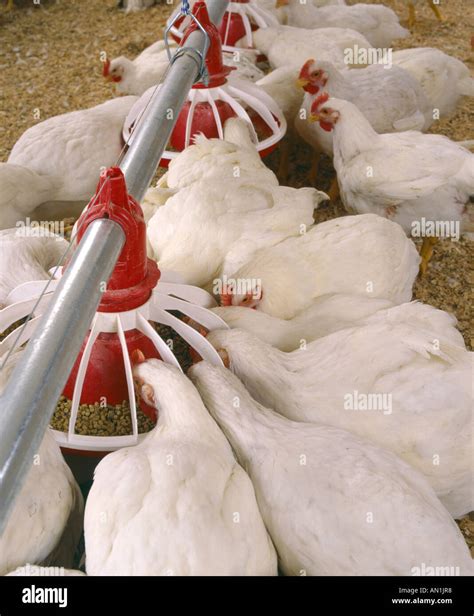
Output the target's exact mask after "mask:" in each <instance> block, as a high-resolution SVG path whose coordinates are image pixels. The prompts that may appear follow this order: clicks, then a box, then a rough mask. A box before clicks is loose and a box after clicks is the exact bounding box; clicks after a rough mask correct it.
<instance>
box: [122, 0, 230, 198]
mask: <svg viewBox="0 0 474 616" xmlns="http://www.w3.org/2000/svg"><path fill="white" fill-rule="evenodd" d="M228 4H229V2H228V0H208V2H207V9H208V12H209V17H210V18H211V21H212V22H213V23H214V24H216V25H218V24H220V22H221V20H222V18H223V16H224V13H225V10H226V8H227V5H228ZM204 43H205V36H204V34H203V33H202V32H201V31H200V30H196V31H195V32H193V33H192V34H191V35H190V36H189V38H188V39H187V40H186V43H185V47H187V48H189V49H187V50H185V51H183V54H182V55H180V57H179V58H177V59H176V61H175V62H173V64H172V65H171V67H170V69H169V71H168V74H167V75H166V78H165V80H164V82H163V83H162V84H161V87H160V88H159V89H158V90H157V92H156V93H155V94H154V95H153V97H152V99H151V101H150V103H149V105H148V108H147V110H146V115H144V116H143V118H142V119H141V121H140V124H139V126H138V128H137V131H136V133H135V134H134V135H133V141H132V143H131V145H130V148H129V150H128V151H127V153H126V154H125V156H124V159H123V161H122V163H121V164H120V167H121V169H122V171H123V172H124V175H125V179H126V181H127V188H128V191H129V193H130V194H131V195H132V196H133V197H135V199H137V201H141V200H142V198H143V196H144V195H145V192H146V190H147V189H148V186H149V185H150V182H151V180H152V178H153V176H154V174H155V171H156V169H157V167H158V164H159V162H160V159H161V157H162V155H163V152H164V150H165V148H166V144H167V143H168V140H169V138H170V135H171V133H172V131H173V128H174V126H175V124H176V120H177V119H178V113H179V110H180V109H181V108H182V106H183V104H184V102H185V100H186V97H187V95H188V92H189V90H190V88H191V86H192V85H193V83H194V82H195V81H196V78H197V77H198V75H199V70H200V57H199V54H197V53H196V52H195V51H193V49H198V50H200V51H201V52H202V50H203V49H204ZM157 127H159V130H156V129H157Z"/></svg>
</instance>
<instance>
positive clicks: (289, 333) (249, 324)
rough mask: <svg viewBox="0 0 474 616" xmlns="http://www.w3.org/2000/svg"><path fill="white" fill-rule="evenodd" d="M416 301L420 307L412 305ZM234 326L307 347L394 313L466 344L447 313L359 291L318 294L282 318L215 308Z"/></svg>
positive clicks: (279, 343) (290, 347)
mask: <svg viewBox="0 0 474 616" xmlns="http://www.w3.org/2000/svg"><path fill="white" fill-rule="evenodd" d="M414 305H416V308H413V307H412V306H414ZM212 311H213V312H215V313H216V314H217V315H218V316H219V317H220V318H221V319H223V320H224V321H225V322H226V323H227V325H228V326H229V327H231V328H232V329H235V328H238V329H245V330H246V331H248V332H250V333H252V334H253V335H254V336H257V337H258V338H260V340H263V341H264V342H266V343H267V344H271V345H272V346H273V347H275V348H277V349H280V350H281V351H294V350H295V349H298V348H301V349H303V348H304V347H305V345H306V344H307V343H308V342H311V341H312V340H316V339H318V338H322V337H324V336H327V335H329V334H332V333H333V332H336V331H339V330H341V329H345V328H347V327H354V326H356V325H367V324H370V323H374V322H375V321H376V320H379V319H389V318H390V315H391V314H395V315H397V316H399V315H400V314H402V316H403V318H405V319H406V320H407V322H410V319H412V318H416V319H417V320H418V321H419V322H420V323H421V320H422V319H423V320H424V321H426V322H427V323H428V324H429V326H430V328H431V329H433V328H436V327H440V328H442V329H443V331H444V334H445V335H449V339H450V342H452V343H453V344H457V345H460V346H462V345H463V344H464V342H463V338H462V336H461V334H460V333H459V332H458V331H457V330H456V329H454V327H452V325H455V324H456V319H455V318H454V317H453V316H450V315H448V314H447V313H445V312H443V311H441V310H437V309H436V308H433V307H432V306H429V305H425V304H411V303H406V304H401V305H400V306H397V307H396V308H395V307H394V304H392V302H390V301H388V300H386V299H371V298H368V297H362V296H358V295H346V294H342V293H340V294H334V295H323V296H321V297H317V298H316V299H315V300H314V301H313V303H312V304H311V305H310V306H308V308H306V309H305V310H302V311H301V312H300V313H299V314H297V315H296V316H295V317H294V318H293V319H279V318H277V317H272V316H271V315H269V314H266V313H265V312H262V311H261V310H249V309H248V308H244V307H242V306H218V307H217V308H212Z"/></svg>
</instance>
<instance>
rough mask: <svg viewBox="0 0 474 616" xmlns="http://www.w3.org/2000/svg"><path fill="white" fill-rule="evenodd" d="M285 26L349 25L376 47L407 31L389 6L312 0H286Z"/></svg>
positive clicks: (386, 43) (388, 43)
mask: <svg viewBox="0 0 474 616" xmlns="http://www.w3.org/2000/svg"><path fill="white" fill-rule="evenodd" d="M287 2H288V25H289V26H296V27H297V28H315V29H317V28H318V29H319V28H332V27H341V28H350V29H352V30H355V31H356V32H360V33H361V34H363V35H364V36H365V37H366V39H367V40H368V41H370V43H371V44H372V45H373V46H374V47H378V48H383V47H390V45H391V44H392V41H393V40H394V39H398V38H405V37H407V36H408V35H409V34H410V33H409V31H408V30H406V29H405V28H403V27H402V26H401V25H400V22H399V20H398V17H397V15H396V13H394V11H392V9H389V8H388V7H387V6H383V5H380V4H353V5H352V6H337V5H336V6H334V5H333V6H323V7H315V6H314V5H313V4H312V3H311V2H304V3H302V2H300V0H287Z"/></svg>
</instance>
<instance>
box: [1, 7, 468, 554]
mask: <svg viewBox="0 0 474 616" xmlns="http://www.w3.org/2000/svg"><path fill="white" fill-rule="evenodd" d="M366 1H369V2H370V0H366ZM0 2H1V3H2V4H4V3H5V0H0ZM175 2H176V0H175ZM384 4H385V5H387V6H390V7H391V8H393V9H394V10H395V11H396V12H397V13H398V14H399V15H400V16H401V17H402V19H405V18H406V13H407V8H406V3H405V2H404V0H384ZM467 4H468V3H466V2H465V1H464V0H449V2H443V1H441V4H440V9H441V11H442V13H443V15H444V16H445V17H446V21H445V22H443V23H439V22H437V21H436V20H435V18H434V15H433V13H432V12H431V11H430V10H429V8H428V6H427V4H426V3H421V2H420V3H418V5H417V17H418V24H417V26H416V27H415V31H414V33H413V34H412V36H410V37H409V38H407V39H404V40H402V41H399V42H398V44H397V45H395V47H394V48H395V49H401V48H407V47H420V46H432V47H437V48H439V49H441V50H442V51H445V52H446V53H449V54H451V55H454V56H456V57H457V58H459V59H460V60H462V61H463V62H465V63H467V64H468V65H470V66H471V68H474V58H473V52H472V50H471V34H472V30H473V25H474V23H473V22H474V18H473V14H472V12H471V15H469V11H468V10H466V8H467ZM115 5H116V0H40V4H39V5H34V4H33V0H15V9H14V10H13V11H11V12H9V13H6V12H5V11H3V7H0V31H1V35H0V37H1V45H0V161H6V160H7V158H8V154H9V152H10V150H11V148H12V147H13V145H14V143H15V142H16V140H17V139H18V138H19V137H20V135H21V134H22V133H23V132H24V131H25V130H26V129H27V128H28V127H30V126H32V125H33V124H35V123H36V122H38V121H40V120H44V119H47V118H49V117H51V116H53V115H57V114H60V113H65V112H68V111H73V110H76V109H82V108H85V107H89V106H93V105H97V104H99V103H101V102H103V101H105V100H107V99H109V98H110V97H112V96H113V86H112V85H111V84H109V83H106V82H105V81H104V80H103V79H102V77H101V68H102V67H101V61H100V54H101V52H103V51H106V52H107V54H108V55H109V57H114V56H118V55H126V56H129V57H131V58H133V57H134V56H135V55H137V54H138V53H139V52H140V51H141V50H142V49H144V48H145V47H147V46H148V45H150V44H151V43H153V42H154V41H155V40H157V39H158V38H161V37H162V33H163V27H164V24H165V20H166V18H167V16H168V15H169V13H170V12H171V9H172V5H170V4H166V3H164V2H163V4H161V5H159V6H155V7H153V8H151V9H148V10H147V11H143V12H140V13H132V14H129V15H126V14H125V13H124V12H122V11H119V10H118V9H117V8H116V6H115ZM473 119H474V100H465V101H464V102H462V104H461V105H460V106H459V108H458V111H457V113H456V115H455V116H454V117H452V118H450V119H449V120H444V121H441V122H439V123H438V124H435V125H434V126H433V127H432V132H437V133H441V134H444V135H447V136H449V137H450V138H452V139H455V140H462V139H469V138H473V137H474V135H473V130H472V127H473ZM309 155H310V150H309V148H308V147H306V146H299V147H298V148H293V150H292V155H291V172H290V176H289V181H288V184H289V185H291V186H295V187H299V186H303V185H305V183H306V181H307V180H306V177H307V170H308V168H309V161H310V157H309ZM278 156H279V155H278V152H276V153H274V154H272V155H271V156H270V157H269V160H268V164H269V166H271V167H272V168H273V169H274V170H276V168H277V164H278ZM333 173H334V172H333V170H332V169H331V164H330V162H329V161H327V164H326V165H325V166H324V168H323V173H322V177H321V180H320V181H319V182H318V188H321V189H323V190H324V189H325V188H327V187H328V184H329V179H330V177H331V175H332V174H333ZM344 213H345V212H344V210H343V207H342V204H341V203H340V202H338V201H337V202H335V203H334V204H329V205H326V206H325V207H323V208H321V210H318V213H317V216H316V220H317V221H321V220H326V219H328V218H334V217H336V216H340V215H344ZM473 253H474V251H473V243H472V242H471V241H468V240H466V239H462V240H461V241H459V242H451V241H450V240H441V241H439V242H438V244H437V245H436V246H435V250H434V255H433V258H432V261H431V263H430V267H429V270H428V274H427V275H426V277H424V278H423V279H421V280H418V281H417V283H416V285H415V297H416V298H418V299H420V300H422V301H424V302H427V303H429V304H431V305H433V306H436V307H438V308H442V309H444V310H447V311H449V312H452V313H453V314H455V316H456V317H457V319H458V321H459V329H460V330H461V332H462V334H463V336H464V339H465V341H466V344H467V345H468V347H469V348H471V349H472V348H474V332H473V328H472V323H473V318H472V305H473V302H472V299H473V294H472V283H473V282H474V274H473V273H472V271H471V269H470V267H469V264H470V263H472V262H473V257H474V254H473ZM462 530H463V533H464V536H465V538H466V540H467V542H468V544H469V546H470V547H471V552H472V553H473V555H474V547H473V541H474V521H472V520H469V519H468V518H467V517H466V518H465V519H464V521H463V522H462Z"/></svg>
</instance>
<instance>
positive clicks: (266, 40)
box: [253, 26, 371, 71]
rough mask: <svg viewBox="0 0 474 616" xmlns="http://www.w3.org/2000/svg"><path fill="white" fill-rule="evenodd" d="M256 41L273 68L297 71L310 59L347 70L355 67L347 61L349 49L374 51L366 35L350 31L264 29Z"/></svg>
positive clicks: (335, 29) (254, 37)
mask: <svg viewBox="0 0 474 616" xmlns="http://www.w3.org/2000/svg"><path fill="white" fill-rule="evenodd" d="M253 40H254V44H255V47H256V48H257V49H259V50H260V51H261V52H262V53H264V54H265V55H266V56H267V58H268V61H269V62H270V65H271V67H272V68H279V67H283V66H284V67H286V68H294V69H295V71H298V70H299V69H300V68H301V66H302V65H303V64H304V63H305V62H306V60H307V59H308V58H318V60H328V61H329V62H332V63H333V64H334V65H335V66H337V67H338V68H340V69H347V68H349V67H350V66H351V65H350V64H348V63H347V61H346V60H347V49H348V48H355V47H357V48H358V49H360V50H363V49H366V50H369V49H370V48H371V44H370V43H369V41H368V40H367V39H366V38H365V37H364V36H363V35H362V34H360V33H359V32H356V31H355V30H350V29H348V28H321V29H318V30H311V29H308V28H294V27H291V26H278V27H275V28H260V29H259V30H256V31H255V32H254V33H253ZM357 66H358V65H357Z"/></svg>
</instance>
